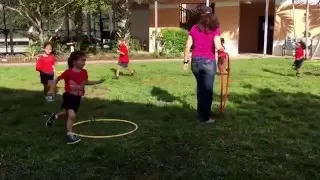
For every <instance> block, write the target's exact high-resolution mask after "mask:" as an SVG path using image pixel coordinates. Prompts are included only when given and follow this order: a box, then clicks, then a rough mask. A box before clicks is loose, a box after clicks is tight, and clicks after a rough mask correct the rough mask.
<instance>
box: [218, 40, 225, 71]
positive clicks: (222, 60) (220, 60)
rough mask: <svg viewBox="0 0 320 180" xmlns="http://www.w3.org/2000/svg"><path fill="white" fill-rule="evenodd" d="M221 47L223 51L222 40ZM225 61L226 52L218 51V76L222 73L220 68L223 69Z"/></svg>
mask: <svg viewBox="0 0 320 180" xmlns="http://www.w3.org/2000/svg"><path fill="white" fill-rule="evenodd" d="M221 45H222V47H223V48H224V49H225V46H224V38H221ZM225 59H226V52H225V51H218V70H219V74H221V72H223V70H222V69H221V68H222V67H225ZM225 68H226V67H225Z"/></svg>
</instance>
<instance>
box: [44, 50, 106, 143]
mask: <svg viewBox="0 0 320 180" xmlns="http://www.w3.org/2000/svg"><path fill="white" fill-rule="evenodd" d="M85 64H86V55H85V53H83V52H80V51H74V52H72V53H71V55H70V57H69V59H68V67H69V68H68V69H67V70H65V71H64V72H63V73H62V74H61V75H60V76H59V77H57V79H56V80H55V81H54V82H53V83H52V85H51V86H50V90H49V92H48V95H49V96H52V95H54V89H55V86H56V85H57V83H58V82H59V81H60V80H62V79H63V80H64V83H65V86H64V88H65V92H64V93H63V102H62V106H61V107H62V109H63V111H61V112H59V113H57V114H55V113H53V114H52V115H51V117H50V118H49V119H48V120H47V122H46V126H47V127H51V126H52V124H53V122H54V120H56V119H59V118H62V117H65V118H66V119H67V135H66V141H67V144H76V143H78V142H80V141H81V139H80V137H78V136H76V135H74V134H73V131H72V126H73V124H74V121H75V119H76V113H77V111H78V108H79V107H80V101H81V97H82V96H83V95H84V93H85V89H84V88H85V85H95V84H99V83H102V82H104V80H100V81H88V72H87V70H85V69H84V66H85Z"/></svg>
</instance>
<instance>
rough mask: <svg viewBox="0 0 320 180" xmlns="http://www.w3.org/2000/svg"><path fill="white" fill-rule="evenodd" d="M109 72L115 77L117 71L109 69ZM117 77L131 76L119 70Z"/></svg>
mask: <svg viewBox="0 0 320 180" xmlns="http://www.w3.org/2000/svg"><path fill="white" fill-rule="evenodd" d="M110 71H111V72H113V74H114V75H116V72H117V69H116V68H111V69H110ZM119 75H120V76H131V75H130V74H128V73H123V72H122V71H121V70H120V73H119Z"/></svg>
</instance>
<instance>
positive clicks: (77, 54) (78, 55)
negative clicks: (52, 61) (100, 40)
mask: <svg viewBox="0 0 320 180" xmlns="http://www.w3.org/2000/svg"><path fill="white" fill-rule="evenodd" d="M85 56H86V54H85V53H84V52H81V51H74V52H72V53H71V54H70V56H69V58H68V67H69V69H71V68H73V67H74V65H73V62H74V61H77V60H79V59H80V58H82V57H85Z"/></svg>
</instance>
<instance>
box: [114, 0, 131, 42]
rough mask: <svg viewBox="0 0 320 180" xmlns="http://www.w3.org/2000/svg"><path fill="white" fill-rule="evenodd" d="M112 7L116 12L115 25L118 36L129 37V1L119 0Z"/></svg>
mask: <svg viewBox="0 0 320 180" xmlns="http://www.w3.org/2000/svg"><path fill="white" fill-rule="evenodd" d="M113 9H114V10H115V14H116V25H117V31H118V36H119V38H127V39H128V38H130V30H131V28H130V16H131V11H130V3H129V0H120V1H118V3H115V5H114V7H113Z"/></svg>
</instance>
